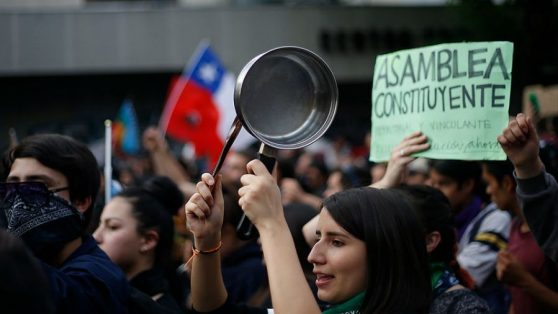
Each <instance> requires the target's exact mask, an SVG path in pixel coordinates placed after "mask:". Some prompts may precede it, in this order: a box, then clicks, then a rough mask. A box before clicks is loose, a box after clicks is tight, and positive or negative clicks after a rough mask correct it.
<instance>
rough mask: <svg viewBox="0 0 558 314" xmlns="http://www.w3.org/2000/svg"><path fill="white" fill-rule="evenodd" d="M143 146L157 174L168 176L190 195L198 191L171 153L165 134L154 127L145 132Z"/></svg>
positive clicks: (187, 195) (185, 193)
mask: <svg viewBox="0 0 558 314" xmlns="http://www.w3.org/2000/svg"><path fill="white" fill-rule="evenodd" d="M143 147H144V148H145V149H146V150H147V151H148V152H149V156H150V158H151V161H152V162H153V170H154V171H155V173H156V174H158V175H162V176H167V177H169V178H170V179H171V180H173V181H174V183H176V185H178V187H179V188H180V190H181V191H182V192H183V193H184V195H186V197H190V196H191V195H192V194H194V193H195V192H196V186H195V184H193V183H192V182H191V181H190V177H189V176H188V174H186V171H184V169H183V168H182V166H181V165H180V163H179V162H178V160H176V158H175V157H174V156H173V155H172V154H171V152H170V151H169V149H168V145H167V143H166V141H165V138H164V137H163V134H161V132H160V131H159V130H157V129H156V128H154V127H150V128H147V129H146V130H145V131H144V132H143Z"/></svg>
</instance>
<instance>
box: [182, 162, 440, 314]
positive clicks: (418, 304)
mask: <svg viewBox="0 0 558 314" xmlns="http://www.w3.org/2000/svg"><path fill="white" fill-rule="evenodd" d="M247 167H248V170H249V172H250V173H252V174H247V175H244V176H243V177H242V179H241V181H242V184H243V187H242V188H241V189H240V190H239V194H240V200H239V204H240V206H241V207H242V209H243V210H244V212H245V214H246V215H247V216H248V218H249V219H250V220H251V221H252V222H253V223H254V225H255V227H256V228H257V229H258V231H259V233H260V238H261V242H262V248H263V251H264V257H265V261H266V265H267V269H268V276H269V283H270V290H271V297H272V303H273V307H274V312H275V313H289V314H291V313H305V314H306V313H321V311H322V309H320V308H319V307H318V304H317V303H316V301H315V300H314V298H313V295H312V292H311V290H310V287H308V285H307V283H306V280H305V279H304V275H303V272H302V269H301V266H300V264H299V262H298V259H297V256H296V251H295V247H294V244H293V240H292V237H291V234H290V232H289V229H288V226H287V223H286V222H285V218H284V215H283V208H282V205H281V197H280V192H279V188H278V187H277V185H276V183H275V181H274V179H273V177H272V176H271V174H270V173H269V172H268V171H267V170H266V168H265V166H264V165H263V164H262V163H261V162H260V161H257V160H254V161H252V162H250V163H249V164H248V166H247ZM211 190H213V193H212V192H211ZM404 199H405V198H404V197H403V196H402V194H400V193H399V192H397V191H393V190H377V189H373V188H369V187H365V188H359V189H351V190H347V191H344V192H340V193H337V194H334V195H333V196H330V197H328V198H327V199H326V200H324V206H323V207H322V210H321V213H320V215H319V222H318V227H317V230H316V234H317V235H318V238H319V240H318V241H317V242H316V243H315V245H314V247H313V249H312V251H311V253H310V254H309V256H308V260H309V261H310V262H311V263H312V264H313V265H314V273H315V274H316V285H317V288H318V298H319V299H321V300H322V301H325V302H327V303H330V304H333V306H332V307H330V308H328V309H325V312H324V313H426V312H428V308H429V304H430V294H431V291H430V290H431V288H430V278H429V276H428V264H427V254H426V249H425V246H424V240H423V237H422V230H421V227H420V223H419V221H418V218H417V217H416V215H415V213H414V212H413V210H412V209H411V207H410V205H409V204H408V203H407V202H406V201H405V200H404ZM186 214H187V217H188V225H189V227H190V230H191V231H192V232H193V233H194V239H195V247H196V250H195V255H194V256H193V258H192V265H191V269H192V273H191V280H192V304H193V308H194V310H195V311H197V312H212V313H250V312H251V311H257V310H250V309H246V308H241V307H238V306H235V305H232V304H228V303H227V292H226V290H225V288H224V285H223V281H222V276H221V274H220V272H219V266H220V265H219V260H220V259H219V248H220V245H221V244H220V243H221V242H220V234H219V232H220V228H221V226H220V225H221V223H222V219H223V218H222V217H223V198H222V194H221V184H220V179H219V178H217V179H216V180H215V179H214V178H213V177H212V176H211V175H209V174H204V175H203V176H202V181H201V182H199V183H198V184H197V193H195V194H194V195H193V196H192V197H191V198H190V200H189V201H188V203H187V204H186ZM262 312H263V313H265V310H264V311H262ZM254 313H258V312H254Z"/></svg>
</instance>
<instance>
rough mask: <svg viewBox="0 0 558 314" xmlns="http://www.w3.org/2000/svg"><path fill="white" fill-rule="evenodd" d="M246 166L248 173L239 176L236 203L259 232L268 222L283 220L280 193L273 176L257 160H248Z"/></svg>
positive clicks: (268, 224)
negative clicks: (239, 183)
mask: <svg viewBox="0 0 558 314" xmlns="http://www.w3.org/2000/svg"><path fill="white" fill-rule="evenodd" d="M246 168H247V169H248V174H245V175H243V176H242V177H241V178H240V182H241V183H242V187H241V188H240V189H239V190H238V195H239V196H240V199H239V200H238V204H239V205H240V207H241V208H242V210H244V213H245V214H246V216H247V217H248V218H249V219H250V221H251V222H252V223H253V224H254V225H255V226H256V228H258V230H259V231H260V232H261V230H260V229H261V228H266V227H268V226H270V224H273V223H277V222H280V223H281V222H284V221H285V216H284V215H283V207H282V205H281V193H280V191H279V187H278V186H277V182H276V181H275V179H274V178H273V176H271V174H270V173H269V171H267V169H266V168H265V166H264V164H263V163H262V162H261V161H259V160H252V161H250V162H249V163H248V164H247V165H246Z"/></svg>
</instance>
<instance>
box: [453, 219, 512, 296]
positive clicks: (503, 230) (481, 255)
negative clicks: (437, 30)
mask: <svg viewBox="0 0 558 314" xmlns="http://www.w3.org/2000/svg"><path fill="white" fill-rule="evenodd" d="M510 225H511V217H510V214H509V213H508V212H506V211H502V210H496V211H494V212H492V213H490V214H488V215H487V216H486V217H485V218H484V219H483V221H482V223H481V225H480V227H479V230H478V232H477V234H476V235H475V238H474V240H473V241H471V242H469V243H468V244H467V245H466V246H465V247H463V248H462V249H461V251H460V253H459V255H458V256H457V261H458V262H459V265H461V267H463V268H464V269H465V270H467V271H468V272H469V274H470V275H471V277H473V279H474V280H475V283H476V285H477V286H482V285H483V284H484V282H485V280H486V279H487V278H488V276H490V274H492V272H493V271H494V269H495V267H496V258H497V256H498V251H499V250H500V249H501V248H502V247H503V246H505V244H506V242H507V240H508V238H509V234H510Z"/></svg>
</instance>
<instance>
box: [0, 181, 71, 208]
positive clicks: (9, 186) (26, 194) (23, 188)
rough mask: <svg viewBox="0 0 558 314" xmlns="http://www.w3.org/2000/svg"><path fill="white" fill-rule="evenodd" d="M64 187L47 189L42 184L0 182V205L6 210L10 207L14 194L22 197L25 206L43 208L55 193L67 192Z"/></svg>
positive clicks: (66, 187)
mask: <svg viewBox="0 0 558 314" xmlns="http://www.w3.org/2000/svg"><path fill="white" fill-rule="evenodd" d="M69 188H70V187H68V186H65V187H61V188H56V189H49V188H48V187H47V186H46V185H45V184H44V183H43V182H32V181H29V182H0V204H1V207H3V208H6V207H10V206H12V203H13V201H14V198H13V197H10V196H11V195H13V194H14V193H17V194H19V195H21V196H22V198H23V202H25V203H26V205H35V206H39V207H40V206H44V205H46V204H48V201H49V200H50V197H51V196H52V195H54V194H55V193H57V192H60V191H64V190H68V189H69Z"/></svg>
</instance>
